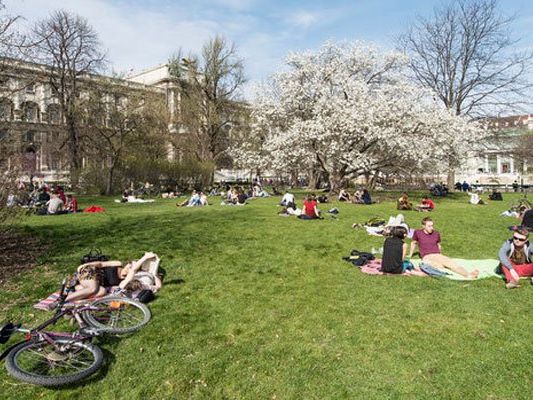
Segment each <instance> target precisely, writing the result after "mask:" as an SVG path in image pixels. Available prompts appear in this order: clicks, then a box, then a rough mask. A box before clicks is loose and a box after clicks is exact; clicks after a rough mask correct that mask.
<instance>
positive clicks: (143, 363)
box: [0, 194, 533, 399]
mask: <svg viewBox="0 0 533 400" xmlns="http://www.w3.org/2000/svg"><path fill="white" fill-rule="evenodd" d="M389 197H390V198H395V197H396V195H395V194H392V195H390V196H389ZM383 198H385V197H384V196H383ZM517 198H518V197H517V195H508V194H504V199H505V201H504V202H495V203H491V204H489V205H487V206H471V205H469V204H468V198H467V197H466V196H463V195H454V198H452V199H437V200H436V205H437V210H436V211H435V212H434V213H432V217H433V218H434V221H435V225H436V228H437V229H438V230H439V231H440V232H441V234H442V237H443V243H442V244H443V249H444V251H445V253H447V254H449V255H451V256H455V257H461V258H496V253H497V251H498V249H499V247H500V245H501V243H502V242H503V240H504V239H506V238H507V237H509V231H507V230H506V227H507V226H508V225H511V224H514V223H516V220H513V219H511V218H505V217H500V216H499V214H500V212H501V211H503V210H504V209H506V208H508V206H509V203H510V202H511V200H513V199H517ZM81 200H82V201H81V203H82V206H87V205H90V204H99V205H103V206H104V207H106V209H107V212H106V213H103V214H78V215H65V216H56V217H37V216H34V217H31V218H29V219H27V220H25V221H23V222H22V223H20V224H19V229H20V230H22V231H23V232H25V233H26V234H28V235H38V236H39V237H42V238H43V240H46V241H47V242H48V243H49V247H48V252H47V253H46V254H45V255H44V256H43V257H42V258H41V259H40V265H39V266H38V267H37V268H36V269H34V270H32V271H28V272H24V273H22V274H19V275H17V276H15V277H13V278H11V279H10V281H9V282H8V283H7V284H5V285H4V286H3V287H2V288H0V296H1V299H2V304H1V305H0V315H1V316H2V317H5V318H11V319H14V320H16V321H21V322H24V323H25V324H28V325H34V324H36V322H37V321H40V320H43V319H45V317H46V316H47V313H45V312H42V311H37V310H35V309H33V308H32V307H31V306H32V304H33V303H35V302H36V301H37V300H38V299H39V298H41V297H44V296H45V295H47V294H48V293H50V292H52V291H54V290H55V289H56V288H57V287H58V284H59V282H60V280H61V278H62V277H63V276H64V275H65V274H66V273H68V272H72V271H73V270H74V269H75V267H76V265H77V264H78V262H79V258H80V256H81V255H82V254H84V253H85V252H86V250H87V249H89V248H91V247H99V248H101V249H102V250H103V251H104V252H105V253H108V254H110V255H112V256H113V258H117V259H121V260H128V259H131V258H134V257H135V258H137V257H140V256H141V255H142V252H143V251H145V250H150V251H154V252H156V253H157V254H159V255H160V256H161V258H162V266H163V267H164V268H165V269H166V271H167V277H166V280H165V285H164V287H163V289H162V290H161V292H160V294H159V295H158V297H157V299H156V301H154V302H153V303H151V304H150V307H151V310H152V313H153V317H152V320H151V322H150V323H149V324H148V325H147V326H146V327H145V328H143V329H142V330H141V331H139V332H137V333H135V334H134V335H131V336H128V337H124V338H122V339H120V340H117V339H114V338H110V339H107V340H106V339H102V340H99V341H98V342H99V344H100V345H101V347H102V348H103V349H104V350H105V357H106V364H105V367H104V368H103V369H102V370H101V372H100V373H98V374H96V375H95V376H94V377H93V378H91V379H89V380H87V381H85V382H84V383H83V384H80V385H78V386H74V387H68V388H63V389H55V390H51V389H45V388H41V387H37V386H32V385H28V384H25V383H22V382H19V381H16V380H14V379H13V378H11V377H10V376H9V375H7V373H6V372H5V369H4V368H2V369H1V370H0V398H2V399H3V398H6V399H8V398H9V399H35V398H39V399H41V398H44V399H67V398H76V399H95V398H100V399H122V398H124V399H126V398H129V399H141V398H142V399H148V398H153V399H167V398H169V399H170V398H172V399H181V398H192V399H234V398H246V399H340V398H346V399H354V398H364V399H379V398H383V399H391V398H413V399H425V398H432V399H440V398H458V399H459V398H460V399H464V398H479V399H487V398H490V399H517V398H530V397H531V392H532V391H533V375H532V374H531V373H530V372H531V369H532V367H533V361H532V356H531V355H532V354H533V330H532V329H530V321H529V316H530V315H531V314H530V313H531V309H532V308H533V288H532V287H530V286H529V284H527V285H526V284H524V285H523V287H522V288H521V289H518V290H512V291H510V290H507V289H505V286H504V283H503V281H501V280H499V279H485V280H480V281H475V282H464V281H462V282H457V281H451V280H447V279H432V278H419V277H396V276H386V277H376V276H367V275H363V274H362V273H361V272H360V271H358V270H357V269H356V268H355V267H352V266H350V264H348V263H346V262H345V261H343V260H342V259H341V257H342V256H344V255H347V254H348V253H349V252H350V250H351V249H353V248H357V249H360V250H370V249H371V248H372V247H380V246H381V245H382V243H383V240H382V239H381V238H376V237H370V236H367V235H366V233H365V232H364V231H363V230H353V229H351V228H350V226H351V224H352V223H353V222H364V221H365V220H366V219H368V218H370V217H372V216H382V217H387V218H388V216H389V215H393V214H396V210H395V203H394V202H393V201H390V200H389V201H387V200H384V201H381V202H380V203H379V204H374V205H372V206H356V205H351V204H337V203H333V204H331V205H322V206H321V208H322V209H327V208H328V207H333V206H336V207H338V208H339V209H340V214H339V215H338V217H337V218H336V219H333V218H330V217H329V216H326V218H325V219H324V220H321V221H301V220H297V219H294V218H292V217H291V218H283V217H279V216H277V215H276V211H277V207H276V202H277V201H279V198H268V199H258V200H254V201H252V202H251V203H250V204H249V205H248V206H245V207H222V206H220V205H218V203H219V200H215V201H214V203H215V205H214V206H210V207H207V208H180V209H177V208H176V207H175V202H174V201H170V200H157V201H156V203H154V204H115V203H113V201H112V199H110V198H103V197H95V198H88V197H87V198H82V199H81ZM300 203H301V202H300ZM404 214H405V216H406V219H407V222H408V223H409V224H410V225H412V226H415V227H417V226H418V224H419V221H420V219H421V218H422V217H423V216H424V215H423V214H420V213H416V212H404ZM21 251H24V249H21ZM524 283H525V282H524ZM12 342H14V339H12V340H11V342H10V343H12Z"/></svg>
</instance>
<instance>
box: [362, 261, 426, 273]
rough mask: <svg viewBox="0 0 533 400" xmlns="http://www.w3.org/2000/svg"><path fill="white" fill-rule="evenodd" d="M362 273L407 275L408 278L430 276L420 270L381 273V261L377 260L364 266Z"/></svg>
mask: <svg viewBox="0 0 533 400" xmlns="http://www.w3.org/2000/svg"><path fill="white" fill-rule="evenodd" d="M360 269H361V272H363V273H365V274H368V275H406V276H428V275H427V274H425V273H424V272H422V271H418V270H412V271H405V272H403V273H401V274H389V273H388V272H382V271H381V260H380V259H375V260H372V261H369V262H368V264H365V265H363V266H362V267H361V268H360Z"/></svg>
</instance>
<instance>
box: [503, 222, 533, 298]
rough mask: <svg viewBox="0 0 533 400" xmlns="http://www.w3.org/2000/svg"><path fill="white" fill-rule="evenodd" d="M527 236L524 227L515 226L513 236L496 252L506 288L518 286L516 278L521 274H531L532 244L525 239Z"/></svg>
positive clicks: (532, 265) (532, 268)
mask: <svg viewBox="0 0 533 400" xmlns="http://www.w3.org/2000/svg"><path fill="white" fill-rule="evenodd" d="M528 236H529V231H528V230H527V229H526V228H524V227H517V228H516V229H515V230H514V232H513V237H512V238H511V239H509V240H506V241H505V242H504V243H503V245H502V247H501V248H500V251H499V252H498V258H499V259H500V267H501V269H502V270H503V273H504V275H505V280H506V281H507V284H506V286H507V288H508V289H514V288H518V287H520V285H519V284H518V280H519V279H520V277H521V276H533V262H532V260H533V246H531V244H530V243H529V241H528V240H527V239H528ZM532 282H533V281H532Z"/></svg>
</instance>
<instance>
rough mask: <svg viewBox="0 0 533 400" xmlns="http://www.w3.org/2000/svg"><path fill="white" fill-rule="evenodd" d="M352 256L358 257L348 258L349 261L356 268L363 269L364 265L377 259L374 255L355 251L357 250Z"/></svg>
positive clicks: (353, 251)
mask: <svg viewBox="0 0 533 400" xmlns="http://www.w3.org/2000/svg"><path fill="white" fill-rule="evenodd" d="M350 255H351V256H352V257H353V256H358V257H357V258H355V259H354V258H352V257H348V261H350V262H351V263H352V264H353V265H355V266H356V267H362V266H363V265H366V264H368V262H369V261H372V260H375V259H376V257H375V256H374V254H372V253H367V252H364V251H359V250H355V249H354V250H352V252H351V253H350Z"/></svg>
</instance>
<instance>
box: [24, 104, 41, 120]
mask: <svg viewBox="0 0 533 400" xmlns="http://www.w3.org/2000/svg"><path fill="white" fill-rule="evenodd" d="M22 117H23V119H24V121H25V122H38V121H39V114H38V108H37V104H35V103H31V102H28V103H24V105H23V107H22Z"/></svg>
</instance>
